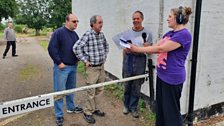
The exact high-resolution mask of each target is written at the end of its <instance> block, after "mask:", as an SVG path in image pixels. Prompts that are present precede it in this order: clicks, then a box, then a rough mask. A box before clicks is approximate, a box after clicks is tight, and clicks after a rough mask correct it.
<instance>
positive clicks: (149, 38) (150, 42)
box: [147, 32, 153, 45]
mask: <svg viewBox="0 0 224 126" xmlns="http://www.w3.org/2000/svg"><path fill="white" fill-rule="evenodd" d="M152 40H153V38H152V33H151V32H149V34H148V38H147V42H148V43H149V44H150V45H152V44H153V41H152Z"/></svg>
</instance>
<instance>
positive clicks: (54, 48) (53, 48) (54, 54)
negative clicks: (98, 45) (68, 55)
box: [48, 31, 62, 65]
mask: <svg viewBox="0 0 224 126" xmlns="http://www.w3.org/2000/svg"><path fill="white" fill-rule="evenodd" d="M58 39H59V32H58V31H56V32H54V33H53V34H52V37H51V40H50V42H49V45H48V53H49V55H50V57H51V58H52V60H53V61H54V63H56V64H57V65H59V64H61V63H62V61H61V58H60V56H59V40H58Z"/></svg>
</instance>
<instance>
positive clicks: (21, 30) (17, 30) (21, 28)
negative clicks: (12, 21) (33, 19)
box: [14, 25, 25, 33]
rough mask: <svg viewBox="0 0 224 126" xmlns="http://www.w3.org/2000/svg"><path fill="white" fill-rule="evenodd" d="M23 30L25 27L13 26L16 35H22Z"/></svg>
mask: <svg viewBox="0 0 224 126" xmlns="http://www.w3.org/2000/svg"><path fill="white" fill-rule="evenodd" d="M23 28H25V25H15V27H14V30H15V31H16V32H17V33H22V32H23Z"/></svg>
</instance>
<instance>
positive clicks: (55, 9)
mask: <svg viewBox="0 0 224 126" xmlns="http://www.w3.org/2000/svg"><path fill="white" fill-rule="evenodd" d="M49 5H50V6H49V10H51V12H50V14H51V18H50V21H49V24H48V26H50V27H52V28H54V29H56V28H59V27H61V26H62V24H63V23H64V22H65V17H66V15H67V14H68V13H71V12H72V7H71V5H72V3H71V0H51V1H50V4H49Z"/></svg>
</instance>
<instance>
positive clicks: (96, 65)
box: [89, 63, 103, 67]
mask: <svg viewBox="0 0 224 126" xmlns="http://www.w3.org/2000/svg"><path fill="white" fill-rule="evenodd" d="M102 65H103V63H100V64H89V66H90V67H100V66H102Z"/></svg>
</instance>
